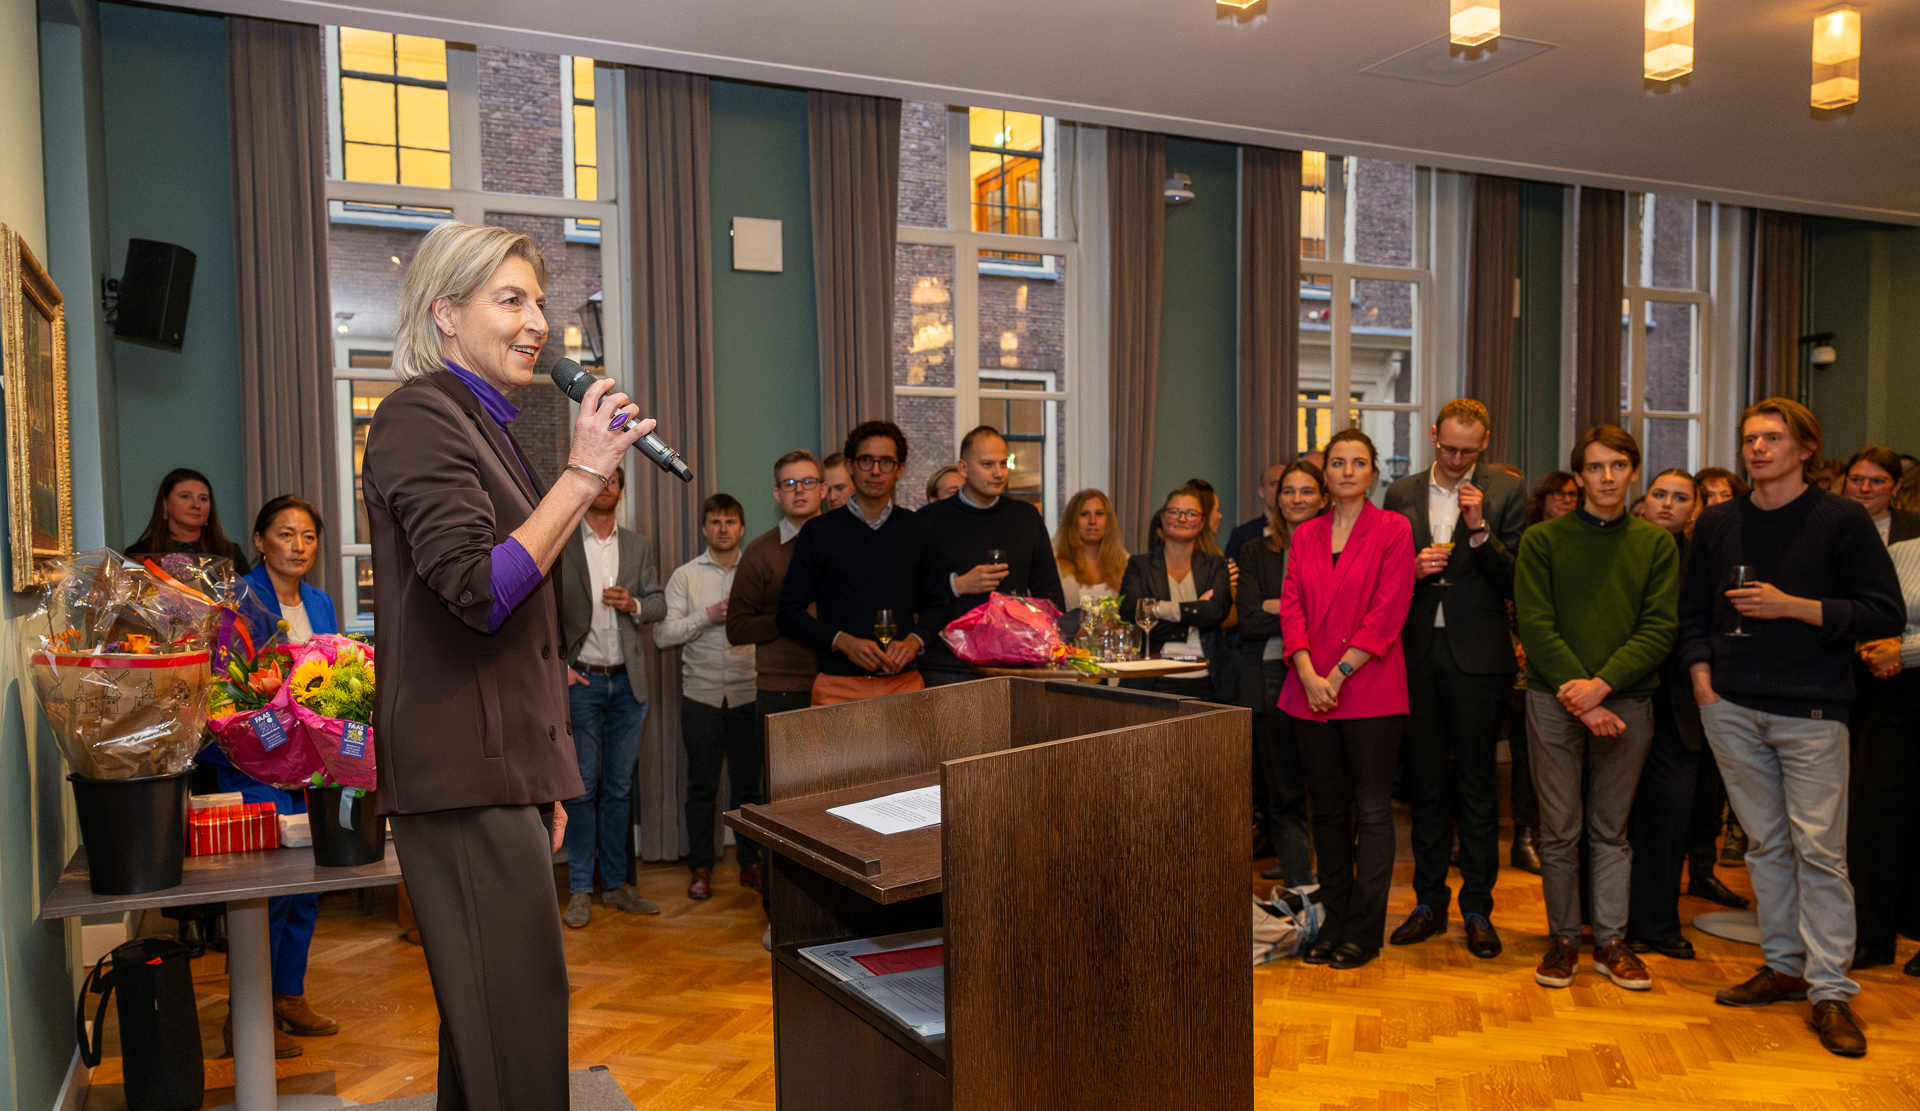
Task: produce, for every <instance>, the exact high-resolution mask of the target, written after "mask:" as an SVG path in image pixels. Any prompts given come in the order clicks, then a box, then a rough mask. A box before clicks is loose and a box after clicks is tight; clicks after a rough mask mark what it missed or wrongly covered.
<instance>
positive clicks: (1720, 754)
mask: <svg viewBox="0 0 1920 1111" xmlns="http://www.w3.org/2000/svg"><path fill="white" fill-rule="evenodd" d="M1700 724H1701V725H1703V726H1705V727H1706V730H1707V743H1709V744H1711V745H1712V746H1713V756H1714V759H1715V760H1718V761H1719V762H1720V774H1721V776H1722V777H1724V778H1725V779H1726V781H1727V800H1728V801H1729V802H1731V803H1733V812H1734V813H1735V814H1738V815H1739V816H1740V827H1741V828H1742V829H1744V830H1746V831H1747V873H1748V874H1749V875H1751V876H1752V877H1753V905H1754V908H1755V909H1756V910H1758V911H1759V912H1760V952H1761V954H1762V955H1763V956H1765V957H1766V958H1767V967H1768V968H1771V969H1773V970H1774V971H1775V972H1780V973H1784V974H1786V975H1788V976H1798V977H1800V978H1801V979H1803V980H1805V981H1807V983H1808V984H1809V985H1811V986H1810V987H1809V988H1808V989H1807V997H1808V998H1809V999H1812V1000H1813V1001H1814V1002H1816V1003H1819V1002H1822V1001H1825V1000H1836V1001H1838V1002H1842V1003H1844V1002H1846V1001H1847V1000H1848V999H1850V998H1852V997H1853V996H1854V994H1855V993H1857V992H1858V991H1859V990H1860V985H1859V984H1856V983H1854V982H1853V980H1852V979H1851V978H1849V977H1848V976H1847V969H1848V966H1849V965H1851V964H1852V963H1853V944H1854V929H1855V925H1854V917H1853V885H1852V884H1851V883H1849V882H1848V881H1847V770H1848V753H1847V726H1846V723H1844V722H1838V721H1816V720H1814V719H1812V718H1799V717H1785V716H1783V715H1780V714H1769V713H1766V712H1764V711H1761V710H1753V709H1749V708H1747V707H1745V706H1741V705H1737V704H1735V703H1732V702H1729V701H1727V700H1726V699H1725V698H1722V699H1720V700H1719V701H1718V702H1710V703H1708V704H1707V705H1705V706H1702V707H1700Z"/></svg>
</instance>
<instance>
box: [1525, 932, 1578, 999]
mask: <svg viewBox="0 0 1920 1111" xmlns="http://www.w3.org/2000/svg"><path fill="white" fill-rule="evenodd" d="M1578 971H1580V950H1579V949H1578V948H1576V947H1575V946H1572V945H1569V944H1567V941H1566V939H1565V938H1559V937H1556V938H1554V939H1553V948H1551V949H1548V950H1547V955H1546V956H1545V957H1543V958H1541V960H1540V967H1538V968H1536V969H1534V970H1533V981H1534V983H1536V984H1539V985H1541V986H1542V987H1549V988H1565V987H1572V986H1573V974H1574V973H1576V972H1578Z"/></svg>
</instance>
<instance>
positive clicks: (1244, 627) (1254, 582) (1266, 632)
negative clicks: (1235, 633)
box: [1233, 529, 1287, 651]
mask: <svg viewBox="0 0 1920 1111" xmlns="http://www.w3.org/2000/svg"><path fill="white" fill-rule="evenodd" d="M1238 531H1239V530H1237V529H1236V530H1235V532H1236V534H1237V533H1238ZM1233 558H1234V562H1236V563H1238V564H1239V565H1240V589H1239V592H1238V593H1237V594H1235V595H1234V599H1233V604H1234V608H1235V609H1236V610H1237V611H1238V612H1239V614H1240V641H1241V643H1242V644H1243V645H1251V646H1253V647H1255V648H1257V649H1260V650H1262V651H1264V650H1265V649H1266V644H1267V641H1269V640H1272V639H1273V638H1274V637H1277V636H1279V635H1280V615H1279V614H1277V613H1268V612H1267V611H1266V610H1264V609H1262V608H1261V603H1263V602H1265V601H1267V600H1268V599H1270V598H1278V597H1280V587H1281V585H1282V584H1284V583H1285V582H1286V581H1287V552H1286V549H1284V548H1282V549H1281V550H1280V551H1277V552H1276V551H1274V550H1273V549H1271V548H1269V547H1267V538H1266V537H1264V536H1260V535H1257V534H1256V535H1255V536H1254V537H1253V538H1252V539H1250V540H1248V541H1247V542H1246V543H1244V544H1242V545H1240V549H1239V551H1237V552H1235V553H1234V557H1233Z"/></svg>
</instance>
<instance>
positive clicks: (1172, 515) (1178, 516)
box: [1160, 509, 1200, 521]
mask: <svg viewBox="0 0 1920 1111" xmlns="http://www.w3.org/2000/svg"><path fill="white" fill-rule="evenodd" d="M1160 515H1161V516H1163V517H1165V518H1167V519H1168V520H1170V521H1198V520H1199V519H1200V511H1199V510H1198V509H1167V510H1162V511H1161V514H1160Z"/></svg>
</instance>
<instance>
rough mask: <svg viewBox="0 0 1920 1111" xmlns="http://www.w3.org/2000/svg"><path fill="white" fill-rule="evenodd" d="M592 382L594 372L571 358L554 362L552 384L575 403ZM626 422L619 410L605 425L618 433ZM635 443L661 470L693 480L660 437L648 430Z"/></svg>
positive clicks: (679, 477)
mask: <svg viewBox="0 0 1920 1111" xmlns="http://www.w3.org/2000/svg"><path fill="white" fill-rule="evenodd" d="M594 381H595V379H594V376H593V374H592V373H591V372H590V371H588V370H587V368H586V367H583V366H581V365H580V364H579V363H576V362H574V361H573V360H572V359H561V360H560V361H559V362H557V363H554V364H553V384H554V385H556V386H559V387H560V392H561V393H564V394H566V395H567V396H568V397H570V398H572V399H573V400H574V403H575V404H576V405H577V404H579V403H580V402H581V401H582V400H583V399H584V398H585V397H586V396H587V387H588V386H591V385H593V383H594ZM626 425H627V414H625V413H621V414H620V415H619V416H616V417H614V418H613V423H612V424H609V425H608V426H607V431H609V432H618V431H620V430H621V429H622V428H625V427H626ZM635 446H636V447H638V448H639V449H640V452H641V454H643V455H645V456H646V457H647V458H649V459H651V460H653V462H654V465H655V466H657V467H659V468H660V469H661V470H663V471H665V472H667V473H668V474H670V475H672V476H674V477H675V478H677V479H679V480H680V481H682V482H692V481H693V472H692V471H691V470H689V469H688V468H687V464H686V461H685V460H683V459H681V458H680V453H679V452H677V451H675V450H673V449H672V448H670V447H668V446H667V445H666V442H665V441H663V440H662V439H660V437H658V436H655V435H654V434H653V433H651V432H649V433H647V434H646V435H645V436H642V437H640V441H639V443H638V444H636V445H635Z"/></svg>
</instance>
